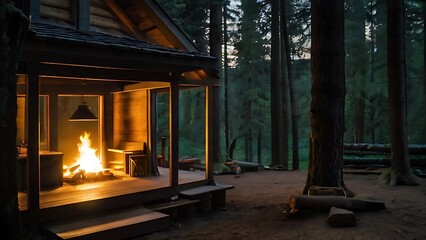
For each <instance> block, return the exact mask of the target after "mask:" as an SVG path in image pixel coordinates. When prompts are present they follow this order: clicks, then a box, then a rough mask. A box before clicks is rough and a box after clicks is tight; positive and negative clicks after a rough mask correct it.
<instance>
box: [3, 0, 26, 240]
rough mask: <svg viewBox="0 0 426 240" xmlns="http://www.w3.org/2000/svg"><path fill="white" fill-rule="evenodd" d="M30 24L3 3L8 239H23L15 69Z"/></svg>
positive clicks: (5, 218)
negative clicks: (19, 200)
mask: <svg viewBox="0 0 426 240" xmlns="http://www.w3.org/2000/svg"><path fill="white" fill-rule="evenodd" d="M28 23H29V22H28V19H27V18H26V17H25V16H24V15H23V14H22V12H21V11H19V10H18V9H16V8H15V7H14V6H13V5H12V4H11V3H6V1H2V2H1V3H0V46H1V48H0V153H1V154H0V171H1V172H0V192H1V194H0V218H1V219H2V220H1V235H2V237H3V238H5V239H19V238H20V236H22V229H21V222H20V212H19V208H18V177H17V164H16V163H17V161H16V158H17V151H16V131H17V127H16V113H17V107H16V70H17V69H16V68H17V66H18V60H19V56H20V51H21V46H22V42H23V39H24V35H25V33H26V30H27V29H28Z"/></svg>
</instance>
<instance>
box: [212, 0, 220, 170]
mask: <svg viewBox="0 0 426 240" xmlns="http://www.w3.org/2000/svg"><path fill="white" fill-rule="evenodd" d="M209 39H210V54H211V55H212V56H214V57H216V58H218V66H217V67H218V69H221V68H222V65H221V62H222V61H221V60H222V2H221V1H219V0H211V1H210V37H209ZM213 104H214V108H213V110H214V112H215V113H214V114H216V116H219V115H220V110H219V93H218V92H217V93H216V92H215V94H214V103H213ZM216 119H217V121H215V122H213V124H214V129H215V131H213V134H214V136H213V144H214V150H213V151H214V153H215V154H214V159H213V162H214V163H220V162H222V159H221V156H222V154H221V148H220V120H219V119H220V118H219V117H218V118H216Z"/></svg>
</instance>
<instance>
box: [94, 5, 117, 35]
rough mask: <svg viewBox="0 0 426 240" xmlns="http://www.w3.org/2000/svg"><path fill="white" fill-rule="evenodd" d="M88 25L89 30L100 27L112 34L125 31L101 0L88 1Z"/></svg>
mask: <svg viewBox="0 0 426 240" xmlns="http://www.w3.org/2000/svg"><path fill="white" fill-rule="evenodd" d="M90 27H91V30H95V29H98V30H99V29H101V30H104V31H105V32H108V33H111V34H114V35H116V34H117V33H124V32H125V31H124V28H123V27H122V26H121V25H120V24H119V21H118V19H117V18H116V17H115V15H114V14H113V13H112V12H111V10H110V9H109V8H108V6H107V5H106V4H105V3H104V1H102V0H92V1H90ZM117 31H118V32H117Z"/></svg>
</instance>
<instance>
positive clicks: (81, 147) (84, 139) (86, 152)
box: [64, 132, 103, 177]
mask: <svg viewBox="0 0 426 240" xmlns="http://www.w3.org/2000/svg"><path fill="white" fill-rule="evenodd" d="M89 137H90V133H87V132H84V134H83V135H81V136H80V142H81V143H78V144H77V146H78V151H79V156H78V158H77V161H76V163H75V164H73V165H72V166H71V167H69V168H67V171H66V172H65V174H64V177H69V176H73V175H75V174H76V173H77V172H84V173H98V172H102V170H103V167H102V162H101V160H100V159H99V157H98V156H97V155H96V151H97V150H98V149H95V148H92V147H91V146H92V141H91V140H90V138H89Z"/></svg>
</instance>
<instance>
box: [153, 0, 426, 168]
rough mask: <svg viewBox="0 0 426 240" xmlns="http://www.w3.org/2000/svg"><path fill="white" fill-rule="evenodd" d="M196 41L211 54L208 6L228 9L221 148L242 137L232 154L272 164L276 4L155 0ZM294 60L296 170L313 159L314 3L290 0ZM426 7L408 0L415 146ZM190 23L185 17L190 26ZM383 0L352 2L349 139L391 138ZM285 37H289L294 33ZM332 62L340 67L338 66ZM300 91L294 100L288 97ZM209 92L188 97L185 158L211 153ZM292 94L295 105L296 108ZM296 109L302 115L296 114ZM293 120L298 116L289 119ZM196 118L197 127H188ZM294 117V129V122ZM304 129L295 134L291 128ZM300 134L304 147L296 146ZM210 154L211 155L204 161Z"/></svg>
mask: <svg viewBox="0 0 426 240" xmlns="http://www.w3.org/2000/svg"><path fill="white" fill-rule="evenodd" d="M157 2H158V3H159V4H160V5H161V6H162V7H163V8H164V9H165V11H166V12H167V13H168V14H169V15H170V16H171V17H172V18H173V20H174V21H175V22H176V23H177V24H178V25H179V26H180V27H181V29H183V31H184V32H185V33H186V34H187V36H188V37H189V39H191V40H192V41H193V42H194V44H195V45H196V46H197V47H198V48H199V49H200V50H201V51H203V52H209V39H208V37H209V32H210V26H211V25H210V9H211V4H212V2H214V3H216V4H220V5H221V6H222V31H223V38H222V49H226V52H225V51H223V52H222V59H221V94H220V114H221V115H220V119H221V124H220V126H221V128H220V129H221V132H220V137H221V154H222V159H223V160H225V159H227V158H229V157H231V156H229V151H228V149H229V147H230V145H231V143H232V142H233V140H235V143H234V144H235V150H234V151H233V156H232V157H233V159H236V160H241V161H248V162H255V163H260V164H262V165H265V166H267V165H271V164H272V156H271V146H272V141H275V139H273V138H272V137H271V135H272V133H271V112H273V109H272V111H271V90H272V89H271V85H272V82H273V79H271V70H272V69H271V55H272V54H271V41H272V38H271V35H272V34H271V31H272V25H271V22H272V19H271V15H272V14H271V1H268V0H257V1H253V0H241V1H237V0H235V1H229V0H199V1H193V0H174V1H171V0H157ZM281 4H284V6H285V7H284V8H283V9H285V12H282V13H281V19H282V21H283V22H284V23H285V24H286V26H287V32H288V33H287V34H285V33H281V35H282V36H283V35H286V36H288V40H289V51H288V54H289V58H287V59H289V60H290V61H289V63H290V64H289V65H287V64H286V61H282V63H281V64H282V72H283V74H282V78H283V80H282V83H283V84H281V85H280V92H281V93H282V101H283V110H282V111H283V118H282V122H281V123H280V124H281V126H283V129H284V130H283V131H284V138H285V139H286V140H285V141H283V142H282V144H283V145H282V148H283V149H285V150H284V158H283V161H284V163H282V164H283V165H284V166H286V167H287V166H288V168H289V169H292V167H293V166H292V159H293V158H294V157H296V158H298V160H299V161H300V168H301V169H306V168H307V164H308V159H309V156H308V155H309V134H310V103H311V91H310V87H311V61H310V39H311V35H310V34H311V32H310V26H311V22H310V21H311V13H310V1H308V0H284V1H281ZM424 5H425V4H424V3H423V1H421V0H406V1H405V8H406V9H405V34H406V35H405V38H406V46H405V53H406V80H407V81H406V84H407V86H406V89H407V94H406V96H407V125H408V126H407V129H408V143H409V144H426V104H425V102H426V97H425V96H426V80H425V79H426V78H425V73H424V69H425V67H424V66H425V54H424V53H425V51H424V42H425V37H424V35H425V30H424V29H425V10H426V7H425V6H424ZM183 23H185V24H183ZM386 30H387V24H386V1H385V0H365V1H358V0H346V1H345V53H346V55H345V56H346V59H345V79H346V96H345V115H344V119H345V133H344V142H345V143H384V144H387V143H389V142H390V131H389V128H390V124H389V99H388V77H387V39H386V38H387V37H386ZM286 36H283V37H286ZM330 67H333V66H330ZM290 92H292V97H291V96H290ZM204 94H205V92H204V89H198V90H197V89H195V90H194V89H192V90H189V91H184V92H183V93H182V94H181V95H180V116H181V117H180V118H181V119H180V128H179V129H180V133H179V134H180V136H181V138H182V139H184V140H181V142H180V149H179V155H180V157H181V158H184V157H198V158H202V156H204V151H205V135H204V132H203V129H204V124H205V122H204V114H205V112H204V106H205V105H204V104H205V96H204ZM290 101H293V103H294V104H295V111H294V112H292V111H290V105H291V104H290ZM167 102H168V99H167V96H164V97H163V98H162V97H161V96H160V97H159V119H160V121H159V126H158V129H159V134H160V135H161V136H165V137H166V138H167V136H168V122H167V121H168V120H167V119H168V118H167V116H168V115H167V114H168V110H167V108H168V104H167ZM291 114H293V115H294V116H292V115H291ZM292 117H293V119H294V121H291V119H292ZM188 123H189V124H188ZM292 124H293V126H292ZM294 127H296V128H295V129H296V131H294V130H293V131H291V130H290V129H293V128H294ZM295 141H297V144H294V143H295ZM201 160H204V159H201Z"/></svg>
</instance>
